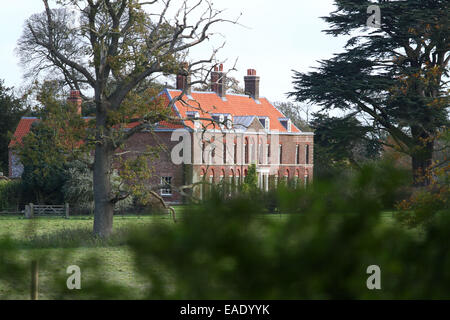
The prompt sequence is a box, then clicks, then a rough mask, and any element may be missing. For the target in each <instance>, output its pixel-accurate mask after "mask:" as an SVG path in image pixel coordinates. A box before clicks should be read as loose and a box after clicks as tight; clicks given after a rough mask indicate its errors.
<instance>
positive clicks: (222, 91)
mask: <svg viewBox="0 0 450 320" xmlns="http://www.w3.org/2000/svg"><path fill="white" fill-rule="evenodd" d="M211 89H212V91H214V92H215V93H217V95H218V96H219V97H221V98H223V97H225V96H226V94H227V92H226V91H227V89H226V75H225V73H224V72H223V64H220V66H219V68H218V67H217V66H216V67H215V68H214V71H213V72H212V73H211Z"/></svg>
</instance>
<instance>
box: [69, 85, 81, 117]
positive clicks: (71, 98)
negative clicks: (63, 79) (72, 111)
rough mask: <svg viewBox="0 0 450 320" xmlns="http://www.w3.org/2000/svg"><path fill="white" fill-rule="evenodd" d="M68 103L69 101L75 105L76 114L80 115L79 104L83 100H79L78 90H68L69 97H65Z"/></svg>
mask: <svg viewBox="0 0 450 320" xmlns="http://www.w3.org/2000/svg"><path fill="white" fill-rule="evenodd" d="M67 102H68V103H71V104H73V105H75V106H76V107H77V114H79V115H81V111H82V110H81V104H82V103H83V101H82V100H81V94H80V91H79V90H70V95H69V98H68V99H67Z"/></svg>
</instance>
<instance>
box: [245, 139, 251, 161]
mask: <svg viewBox="0 0 450 320" xmlns="http://www.w3.org/2000/svg"><path fill="white" fill-rule="evenodd" d="M249 148H250V146H249V143H248V138H245V146H244V149H245V151H244V152H245V160H244V161H245V163H246V164H247V163H248V161H249Z"/></svg>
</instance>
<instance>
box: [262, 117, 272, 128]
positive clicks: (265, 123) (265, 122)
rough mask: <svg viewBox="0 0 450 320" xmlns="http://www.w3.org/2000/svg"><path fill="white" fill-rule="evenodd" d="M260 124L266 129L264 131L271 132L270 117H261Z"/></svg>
mask: <svg viewBox="0 0 450 320" xmlns="http://www.w3.org/2000/svg"><path fill="white" fill-rule="evenodd" d="M259 122H261V125H262V126H263V127H264V129H266V130H269V128H270V118H269V117H259Z"/></svg>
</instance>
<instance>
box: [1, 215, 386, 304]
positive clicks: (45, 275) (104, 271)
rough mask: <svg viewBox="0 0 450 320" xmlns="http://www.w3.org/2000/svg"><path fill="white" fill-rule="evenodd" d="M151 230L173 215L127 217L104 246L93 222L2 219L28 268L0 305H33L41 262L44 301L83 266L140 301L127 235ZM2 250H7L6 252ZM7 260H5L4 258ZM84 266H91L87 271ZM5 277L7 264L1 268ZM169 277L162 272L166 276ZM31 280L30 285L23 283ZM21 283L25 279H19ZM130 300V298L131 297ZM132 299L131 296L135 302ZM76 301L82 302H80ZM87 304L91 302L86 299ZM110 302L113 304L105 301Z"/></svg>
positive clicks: (5, 290) (4, 287)
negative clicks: (35, 266) (33, 276)
mask: <svg viewBox="0 0 450 320" xmlns="http://www.w3.org/2000/svg"><path fill="white" fill-rule="evenodd" d="M177 214H178V218H180V216H181V217H182V208H177ZM287 216H288V215H269V216H267V215H264V216H261V218H264V217H265V218H267V217H268V218H269V219H274V220H275V219H279V220H280V221H285V220H286V217H287ZM383 219H384V220H385V221H386V223H387V224H390V223H393V218H392V213H391V212H386V213H384V214H383ZM149 224H174V222H173V220H172V219H171V217H170V216H169V215H153V216H148V215H147V216H137V215H136V216H121V215H117V216H116V217H115V219H114V236H113V237H112V239H111V240H108V241H99V240H95V239H93V238H92V237H91V231H92V226H93V218H92V217H71V218H69V219H63V218H38V219H34V220H26V219H24V218H23V217H19V216H3V217H0V240H1V239H5V238H9V239H10V240H11V241H12V243H14V245H15V246H17V247H18V248H20V249H19V250H18V258H19V260H20V261H22V263H23V265H24V266H25V267H26V268H28V269H27V270H25V272H24V273H23V274H20V275H17V277H18V279H17V281H18V283H19V282H20V281H22V282H25V285H22V286H21V285H15V283H14V281H13V282H11V281H5V275H2V274H0V299H29V297H30V293H29V287H28V286H29V283H30V282H29V278H30V273H29V272H30V270H29V266H30V261H31V260H33V259H35V258H34V257H36V256H39V257H40V258H39V261H40V269H39V277H40V281H39V285H40V290H39V298H40V299H55V298H61V297H60V296H58V295H55V293H54V292H52V290H51V289H50V287H51V284H52V281H55V280H54V279H55V278H58V279H60V280H58V281H60V284H61V286H63V285H65V280H66V279H67V277H68V275H67V274H66V268H67V267H68V266H70V265H78V266H80V267H81V270H82V281H83V279H94V278H95V277H99V276H100V277H103V279H106V280H108V282H111V283H118V284H120V285H122V286H126V287H128V288H130V289H131V290H132V292H131V293H132V294H131V297H132V298H134V297H135V298H139V297H140V296H142V294H143V293H144V291H145V290H146V288H147V283H146V281H144V279H140V278H139V275H138V273H137V272H135V267H134V264H133V256H132V252H131V250H129V249H128V247H127V245H126V241H125V239H126V234H127V232H129V231H130V230H132V229H133V228H139V227H144V226H148V225H149ZM0 250H2V249H1V248H0ZM0 258H1V257H0ZM95 258H97V259H100V261H101V263H100V264H99V265H96V266H95V267H92V264H91V263H88V261H90V259H95ZM84 266H89V267H86V268H84ZM0 272H1V263H0ZM163 273H164V272H163V271H161V274H162V276H164V275H163ZM23 277H25V280H24V279H23ZM19 278H20V279H19ZM127 296H129V295H127ZM129 297H130V296H129ZM75 298H76V296H75ZM81 298H86V297H81ZM105 298H108V297H107V296H105Z"/></svg>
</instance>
